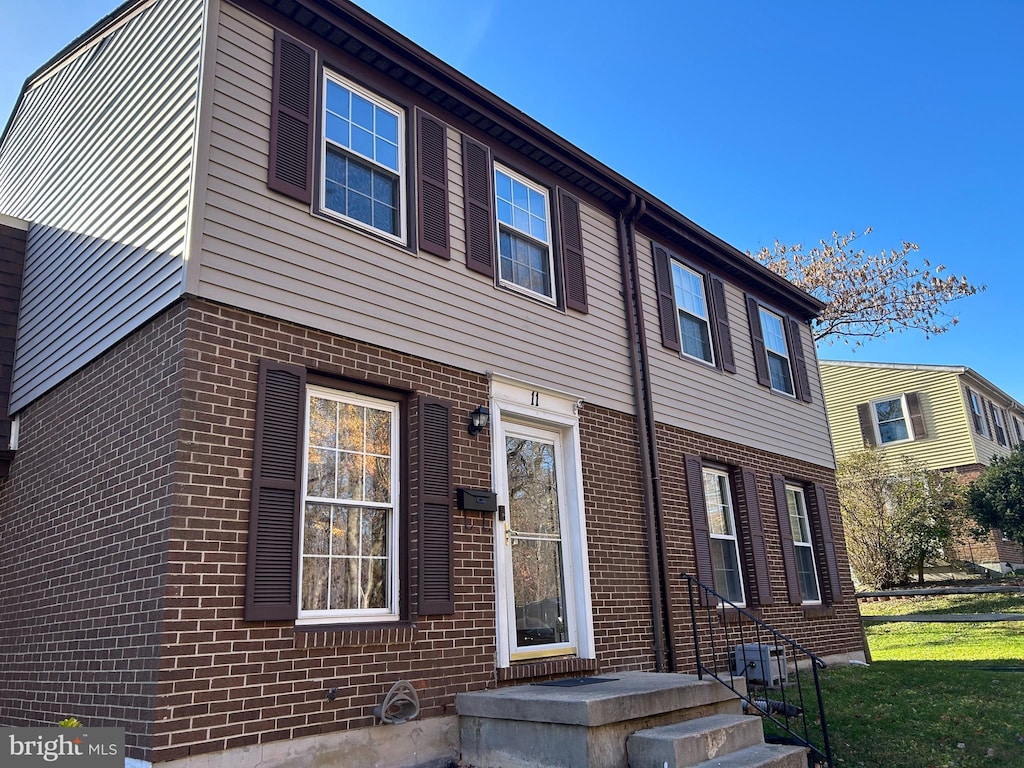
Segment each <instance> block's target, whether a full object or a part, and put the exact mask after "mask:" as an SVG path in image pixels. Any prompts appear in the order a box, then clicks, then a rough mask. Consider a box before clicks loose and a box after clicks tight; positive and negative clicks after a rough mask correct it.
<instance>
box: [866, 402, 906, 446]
mask: <svg viewBox="0 0 1024 768" xmlns="http://www.w3.org/2000/svg"><path fill="white" fill-rule="evenodd" d="M893 400H899V401H900V409H901V410H902V411H903V426H904V427H906V430H907V436H906V437H903V438H900V439H899V440H883V439H882V423H881V422H880V421H879V419H878V409H877V408H876V407H875V406H877V405H878V404H879V403H891V402H892V401H893ZM869 407H870V408H871V423H872V425H873V426H874V429H875V440H876V441H877V444H878V445H897V444H899V443H909V442H911V441H913V440H914V425H913V423H912V422H911V420H910V411H909V410H908V408H907V397H906V395H895V396H894V397H879V398H876V399H875V400H872V401H871V403H870V406H869ZM891 421H895V419H892V420H891ZM886 423H888V422H886Z"/></svg>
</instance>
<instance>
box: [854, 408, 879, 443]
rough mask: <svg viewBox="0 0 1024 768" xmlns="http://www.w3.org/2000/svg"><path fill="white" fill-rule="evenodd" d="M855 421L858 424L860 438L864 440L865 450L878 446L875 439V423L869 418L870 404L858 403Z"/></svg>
mask: <svg viewBox="0 0 1024 768" xmlns="http://www.w3.org/2000/svg"><path fill="white" fill-rule="evenodd" d="M857 421H859V422H860V436H861V438H863V440H864V447H865V448H874V447H875V446H876V445H878V440H877V439H875V422H874V420H873V419H872V418H871V404H870V403H860V404H859V405H858V406H857Z"/></svg>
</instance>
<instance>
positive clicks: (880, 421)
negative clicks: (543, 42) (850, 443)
mask: <svg viewBox="0 0 1024 768" xmlns="http://www.w3.org/2000/svg"><path fill="white" fill-rule="evenodd" d="M871 407H872V409H873V411H874V415H875V424H876V425H877V427H878V442H879V444H880V445H885V444H886V443H896V442H899V441H901V440H910V439H911V434H910V427H909V425H908V423H907V409H906V406H905V403H904V402H903V397H902V396H901V397H894V398H891V399H889V400H875V401H874V402H873V403H872V404H871Z"/></svg>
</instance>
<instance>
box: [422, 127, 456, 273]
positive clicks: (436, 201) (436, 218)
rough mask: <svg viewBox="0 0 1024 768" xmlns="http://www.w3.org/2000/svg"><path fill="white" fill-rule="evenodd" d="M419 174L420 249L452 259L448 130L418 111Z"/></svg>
mask: <svg viewBox="0 0 1024 768" xmlns="http://www.w3.org/2000/svg"><path fill="white" fill-rule="evenodd" d="M416 170H417V172H418V178H417V179H416V183H417V186H418V189H419V199H418V201H417V206H418V207H417V212H418V216H419V218H418V227H417V230H418V234H419V247H420V249H421V250H424V251H426V252H427V253H432V254H434V255H435V256H440V257H441V258H443V259H450V258H451V257H452V252H451V245H450V241H449V238H448V235H449V226H448V135H447V129H446V128H445V125H444V123H442V122H441V121H440V120H438V119H437V118H435V117H432V116H431V115H428V114H427V113H426V112H423V111H421V110H416Z"/></svg>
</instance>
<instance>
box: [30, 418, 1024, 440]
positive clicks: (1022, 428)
mask: <svg viewBox="0 0 1024 768" xmlns="http://www.w3.org/2000/svg"><path fill="white" fill-rule="evenodd" d="M1011 418H1012V419H1013V429H1014V431H1015V432H1016V433H1017V442H1018V443H1024V422H1022V421H1021V420H1020V418H1019V417H1018V416H1017V415H1016V414H1013V415H1012V416H1011ZM12 440H13V438H12Z"/></svg>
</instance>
